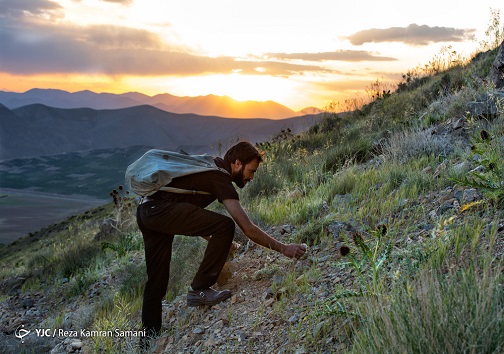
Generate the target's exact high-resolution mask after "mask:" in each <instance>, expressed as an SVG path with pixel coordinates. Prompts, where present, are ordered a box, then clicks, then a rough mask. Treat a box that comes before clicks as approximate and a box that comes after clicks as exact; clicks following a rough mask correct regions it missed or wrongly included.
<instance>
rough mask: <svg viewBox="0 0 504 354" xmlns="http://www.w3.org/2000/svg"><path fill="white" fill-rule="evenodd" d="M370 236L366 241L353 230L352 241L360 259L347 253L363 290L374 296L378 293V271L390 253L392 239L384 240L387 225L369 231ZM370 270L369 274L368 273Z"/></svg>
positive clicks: (349, 263)
mask: <svg viewBox="0 0 504 354" xmlns="http://www.w3.org/2000/svg"><path fill="white" fill-rule="evenodd" d="M369 233H370V234H371V236H372V241H374V245H373V244H372V243H371V242H368V243H369V245H368V243H366V241H364V239H363V237H362V235H361V234H360V233H359V232H357V231H355V232H354V233H353V235H352V238H353V242H354V244H355V246H357V250H358V251H359V253H360V256H361V257H360V259H357V258H356V257H355V256H354V255H353V254H352V253H350V254H349V255H348V257H349V259H350V262H348V263H347V264H348V265H350V266H351V267H352V268H353V269H354V270H355V272H356V274H357V276H358V278H359V279H360V280H361V282H362V284H363V286H364V290H365V292H366V293H367V294H369V295H372V296H376V295H378V293H379V284H378V279H379V273H380V270H381V269H382V268H383V266H384V264H385V261H386V260H387V257H388V256H389V254H390V250H391V244H392V240H391V239H389V240H386V239H385V235H386V234H387V226H386V225H379V226H377V227H376V229H375V230H371V231H370V232H369ZM368 270H370V271H371V275H370V276H369V275H367V274H368Z"/></svg>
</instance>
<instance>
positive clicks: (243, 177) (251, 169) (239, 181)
mask: <svg viewBox="0 0 504 354" xmlns="http://www.w3.org/2000/svg"><path fill="white" fill-rule="evenodd" d="M233 165H234V167H235V168H234V172H233V175H232V177H233V182H234V183H235V184H236V185H237V186H238V187H240V188H243V187H245V185H246V184H247V182H249V181H252V179H253V178H254V174H255V173H256V171H257V169H258V168H259V161H257V160H252V161H251V162H249V163H248V164H246V165H242V163H241V162H240V160H236V162H235V163H234V164H233Z"/></svg>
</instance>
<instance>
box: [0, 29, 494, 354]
mask: <svg viewBox="0 0 504 354" xmlns="http://www.w3.org/2000/svg"><path fill="white" fill-rule="evenodd" d="M500 41H502V38H500ZM500 41H499V43H500ZM496 54H497V49H492V50H488V51H485V52H481V53H479V54H477V55H475V56H474V57H473V58H471V59H470V60H468V59H467V60H465V59H461V58H459V57H458V56H457V55H456V53H453V52H446V53H440V56H439V57H437V58H434V59H433V61H432V62H431V63H429V64H428V65H426V66H425V67H424V68H422V69H414V70H411V71H410V72H408V73H407V74H405V75H404V80H403V82H401V83H400V84H399V85H398V86H397V88H396V90H395V91H394V90H392V91H389V90H388V89H386V88H385V85H383V84H381V83H380V82H379V81H377V82H375V83H373V84H372V85H371V86H370V90H371V91H372V95H370V98H371V100H370V102H369V103H367V104H366V105H364V106H362V107H361V108H360V109H358V110H355V111H352V112H351V113H346V114H330V115H327V117H326V118H325V119H324V120H323V121H322V122H321V123H319V124H318V125H316V126H314V127H313V128H312V129H310V131H308V132H306V133H305V134H301V135H299V136H294V135H292V134H291V133H290V131H288V130H287V131H282V132H280V133H279V134H278V135H277V136H276V137H275V138H274V139H273V140H272V141H271V142H269V143H266V144H262V145H261V148H262V149H264V150H266V151H267V155H266V156H267V160H266V161H265V163H264V164H263V166H261V168H260V170H259V171H258V173H257V174H256V177H255V179H254V181H253V183H251V184H250V186H248V187H247V188H246V189H244V190H243V192H242V193H241V199H242V201H243V205H244V206H245V207H246V209H247V210H248V212H249V213H250V215H251V216H252V218H253V219H254V220H255V222H256V223H258V224H259V225H261V226H262V227H264V228H265V229H267V230H268V231H269V232H270V233H271V234H273V235H274V236H275V237H278V238H279V239H281V240H283V241H285V242H288V241H290V242H292V241H295V242H306V243H307V244H308V245H309V252H308V254H307V256H306V257H305V258H304V259H302V260H300V261H299V262H293V261H291V260H288V259H285V258H283V257H280V256H278V255H277V254H274V253H272V252H270V251H267V250H262V249H259V248H257V247H255V246H253V245H250V244H248V243H247V242H246V239H244V237H243V235H241V234H237V235H236V239H237V240H238V241H240V242H241V243H242V247H241V248H240V249H239V250H238V251H237V253H236V254H235V258H234V259H233V260H232V261H230V263H229V266H230V268H231V269H233V268H234V270H235V273H234V275H233V277H232V278H230V279H228V280H227V282H226V283H225V284H223V285H222V286H223V287H227V288H230V289H232V291H233V293H234V296H233V298H231V299H230V300H229V301H226V302H225V303H223V304H222V305H219V306H214V307H212V308H211V309H206V308H205V309H189V308H187V307H186V306H185V304H184V296H185V292H186V289H187V286H188V283H189V280H190V279H191V277H192V274H194V272H195V269H196V267H197V266H198V259H199V257H201V254H202V252H203V248H204V241H202V240H199V239H198V240H194V239H190V238H187V237H179V238H177V240H176V245H175V246H174V259H173V260H172V269H171V274H172V279H171V280H170V286H169V293H168V295H167V298H166V306H165V308H164V322H163V323H164V330H165V332H164V333H163V335H162V336H161V337H160V338H156V339H154V340H153V344H154V347H153V348H154V349H153V351H156V352H163V351H164V350H166V352H184V353H185V352H187V353H195V352H199V353H215V352H218V353H250V352H258V353H270V352H274V353H500V352H502V351H503V350H504V341H503V338H504V323H503V320H502V319H503V317H504V316H503V309H504V297H503V287H502V280H503V279H502V274H503V273H502V271H503V262H502V259H503V256H504V241H503V236H504V212H503V210H502V206H503V203H504V184H503V179H504V178H503V177H504V175H503V174H504V172H503V171H504V165H503V161H504V159H503V158H502V156H503V150H504V109H503V105H502V102H501V101H499V100H498V99H497V100H494V101H493V103H494V105H495V108H496V109H495V110H494V112H490V113H487V114H485V115H484V117H483V116H482V115H480V114H478V113H476V110H474V104H473V103H471V102H474V101H478V100H481V99H480V97H482V96H483V97H487V98H488V99H493V97H497V96H495V95H494V88H493V87H492V85H491V84H490V83H488V81H487V80H486V78H487V76H488V72H489V69H490V67H491V65H492V62H493V61H494V59H495V56H496ZM485 102H487V101H485ZM354 103H355V102H346V103H344V104H345V105H347V106H349V107H350V106H352V105H353V104H354ZM117 193H118V195H121V196H123V194H124V197H125V198H126V199H122V198H120V199H118V203H117V204H116V205H114V204H112V203H111V204H110V205H108V206H106V207H104V208H100V209H97V210H95V211H94V212H89V213H87V214H85V215H81V216H78V217H74V218H72V219H70V220H68V221H66V222H65V223H62V224H58V225H53V226H51V227H50V228H47V229H45V230H42V231H41V232H40V233H37V234H33V235H31V237H29V238H24V239H21V240H19V241H18V242H16V243H15V244H13V245H10V246H6V247H4V248H2V249H0V257H1V258H0V259H1V262H2V263H1V269H0V279H1V282H2V286H1V287H0V288H1V289H2V290H1V304H0V307H1V308H2V317H1V325H2V333H3V338H2V339H4V341H3V342H4V343H5V344H3V348H2V351H3V352H19V351H22V350H26V351H28V352H29V351H31V350H33V351H35V352H39V351H42V349H48V348H53V347H56V350H59V352H66V351H70V350H74V349H71V346H72V345H73V346H74V348H79V349H75V350H77V351H79V350H80V351H81V352H86V353H103V352H107V353H108V352H112V353H119V352H135V351H136V350H137V345H138V342H137V339H135V338H119V337H106V336H101V337H100V336H94V337H85V336H80V337H79V338H73V337H72V335H67V336H66V337H65V336H63V337H59V338H40V337H36V336H27V337H26V340H25V343H24V344H20V343H19V340H18V339H17V338H15V337H14V336H13V333H14V331H15V330H16V328H19V326H20V325H22V324H24V325H28V324H30V326H32V327H34V328H38V327H37V326H39V327H40V328H52V329H59V328H64V329H68V330H70V329H82V328H86V329H88V330H108V329H111V328H119V329H122V330H132V329H138V328H139V326H140V309H141V295H142V287H143V284H144V282H145V268H144V267H145V266H144V260H143V250H142V247H143V245H142V241H141V235H140V233H139V232H138V230H137V229H136V226H135V223H134V220H133V218H132V213H133V209H134V207H133V206H131V205H130V199H129V198H128V196H127V194H125V191H122V190H118V191H117ZM212 207H213V208H214V209H216V210H219V211H220V212H223V211H222V208H221V207H220V206H219V205H213V206H212ZM107 217H109V218H111V219H113V220H109V224H110V223H114V225H115V228H116V229H118V230H119V231H118V232H108V231H111V230H112V229H111V228H110V227H109V228H107V224H103V220H104V219H105V218H107ZM156 346H157V347H156Z"/></svg>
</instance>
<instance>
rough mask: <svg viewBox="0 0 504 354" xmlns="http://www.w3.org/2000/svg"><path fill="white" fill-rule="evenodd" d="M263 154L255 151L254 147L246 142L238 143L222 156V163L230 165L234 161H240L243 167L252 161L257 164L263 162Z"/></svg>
mask: <svg viewBox="0 0 504 354" xmlns="http://www.w3.org/2000/svg"><path fill="white" fill-rule="evenodd" d="M263 155H264V152H262V151H259V150H257V149H256V148H255V147H254V145H252V144H251V143H249V142H247V141H242V142H239V143H238V144H236V145H234V146H232V147H231V148H230V149H229V150H228V151H227V152H226V155H224V162H225V163H226V164H229V165H231V164H232V163H235V162H236V160H240V162H241V163H242V164H243V165H246V164H248V163H249V162H251V161H253V160H257V161H258V162H262V161H263Z"/></svg>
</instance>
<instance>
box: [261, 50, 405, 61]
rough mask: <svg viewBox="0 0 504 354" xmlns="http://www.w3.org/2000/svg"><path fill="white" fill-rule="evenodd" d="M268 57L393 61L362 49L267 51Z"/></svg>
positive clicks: (313, 59) (310, 59)
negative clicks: (310, 51)
mask: <svg viewBox="0 0 504 354" xmlns="http://www.w3.org/2000/svg"><path fill="white" fill-rule="evenodd" d="M266 56H268V57H269V58H275V59H279V60H286V59H288V60H304V61H334V60H337V61H348V62H358V61H394V60H397V59H395V58H391V57H382V56H376V55H374V54H373V53H370V52H366V51H363V50H337V51H335V52H324V53H290V54H287V53H267V54H266Z"/></svg>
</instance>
